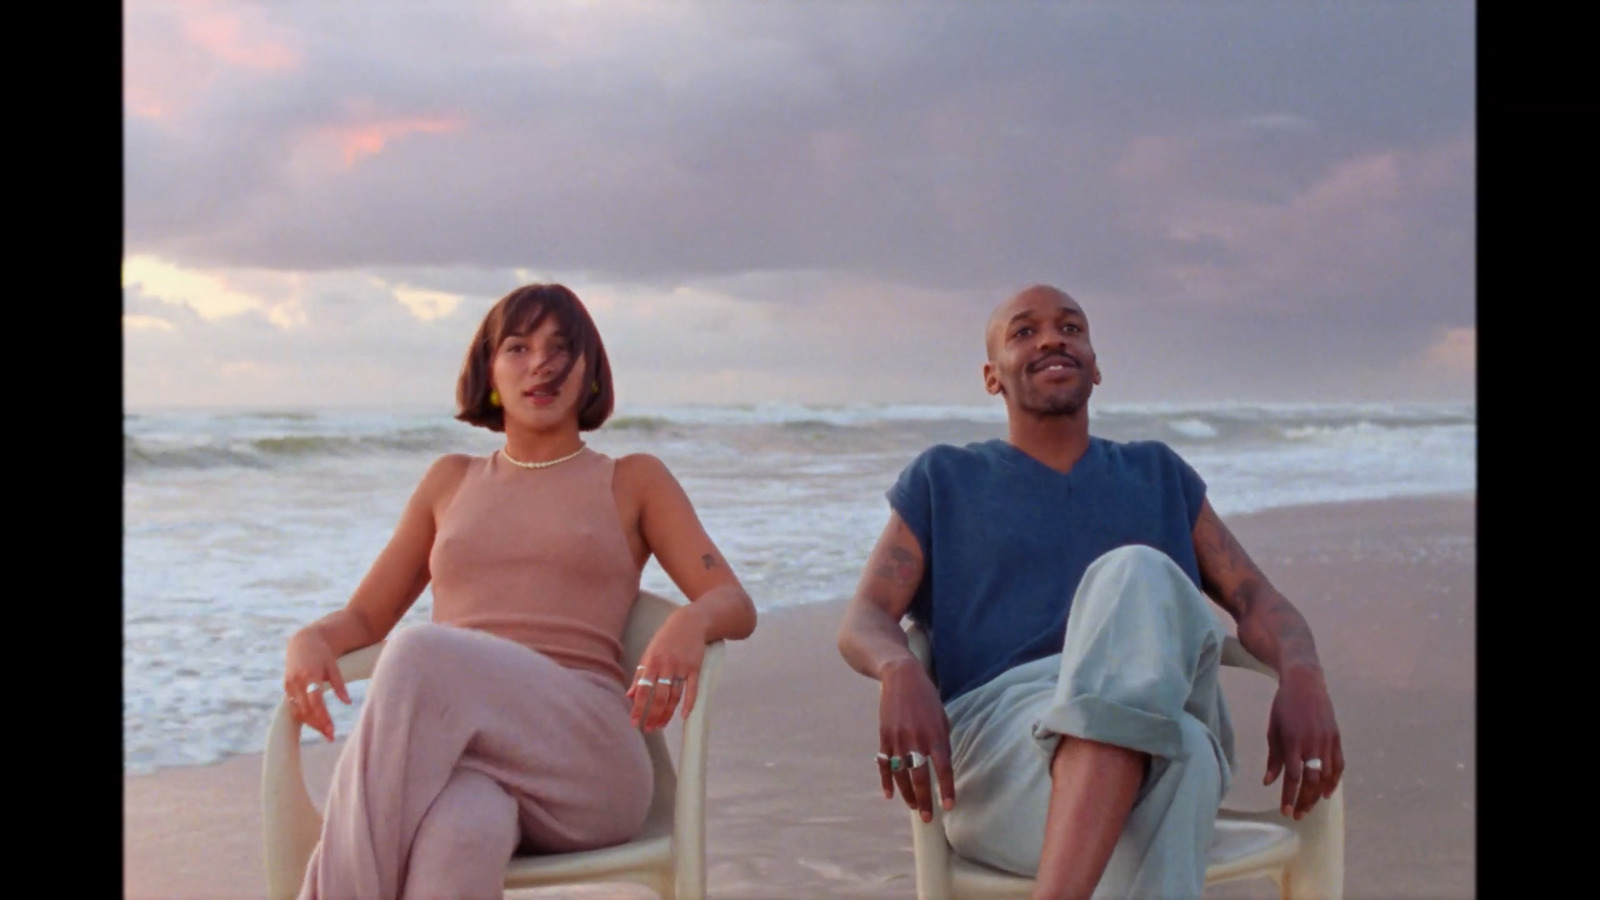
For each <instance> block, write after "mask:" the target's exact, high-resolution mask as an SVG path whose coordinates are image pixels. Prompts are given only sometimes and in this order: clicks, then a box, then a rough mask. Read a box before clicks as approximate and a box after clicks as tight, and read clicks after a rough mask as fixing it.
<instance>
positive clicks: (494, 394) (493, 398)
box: [489, 388, 500, 406]
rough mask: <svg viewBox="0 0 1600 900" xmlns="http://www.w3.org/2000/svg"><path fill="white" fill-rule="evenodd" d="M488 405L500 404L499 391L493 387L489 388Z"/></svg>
mask: <svg viewBox="0 0 1600 900" xmlns="http://www.w3.org/2000/svg"><path fill="white" fill-rule="evenodd" d="M489 405H490V406H499V405H500V392H499V391H497V390H495V389H493V388H490V389H489Z"/></svg>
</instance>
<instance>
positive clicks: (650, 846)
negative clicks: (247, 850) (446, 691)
mask: <svg viewBox="0 0 1600 900" xmlns="http://www.w3.org/2000/svg"><path fill="white" fill-rule="evenodd" d="M677 607H678V604H676V603H673V602H672V601H670V600H667V599H665V598H664V597H660V596H657V595H655V594H652V593H649V592H647V591H646V592H641V593H640V594H639V599H638V600H637V601H636V602H635V603H634V606H633V611H632V613H630V615H629V618H628V625H627V629H626V630H625V632H624V633H623V638H622V653H623V671H625V672H632V671H633V669H634V667H635V666H636V665H638V662H639V657H640V655H642V654H643V653H644V650H645V647H646V646H647V645H648V644H649V643H650V638H651V637H652V636H654V635H655V633H656V630H657V629H659V628H660V627H661V625H662V623H663V622H665V621H666V620H667V616H669V615H671V614H672V611H673V610H674V609H676V608H677ZM382 650H383V645H382V644H376V645H373V646H371V647H366V648H363V649H361V650H356V651H354V652H352V653H348V654H346V655H344V656H342V657H340V659H339V672H340V674H341V675H342V676H343V677H344V680H345V681H346V682H347V683H348V682H352V681H358V680H360V679H363V678H370V677H372V671H373V668H374V667H375V666H376V665H377V662H378V656H379V654H380V653H381V652H382ZM724 651H725V647H724V646H723V642H721V641H718V642H716V643H714V644H711V645H709V646H708V647H706V656H705V662H704V664H703V665H702V668H701V672H700V683H699V686H698V690H699V693H698V695H697V697H696V698H695V703H694V711H693V712H692V713H690V715H689V718H688V720H687V721H685V722H684V723H683V744H682V746H681V748H680V753H679V758H680V760H681V765H680V768H679V769H678V770H677V771H674V770H673V767H672V757H671V755H670V754H669V753H668V751H667V743H666V740H665V739H664V738H663V737H662V732H660V731H656V732H651V733H649V734H646V735H645V736H644V740H645V745H646V746H647V747H648V748H649V750H650V760H651V762H652V763H653V764H654V768H655V796H654V798H653V799H652V800H651V804H650V813H649V815H648V817H647V818H646V819H645V823H644V828H643V829H642V830H641V831H640V832H639V834H638V835H637V836H636V837H635V838H634V839H633V840H631V841H629V842H628V843H626V844H620V845H618V846H615V847H606V848H603V849H600V850H588V851H584V852H580V853H561V854H554V855H549V856H517V857H515V858H513V859H512V860H511V864H510V865H509V866H508V867H507V868H506V882H505V886H506V889H507V890H513V889H517V888H531V887H544V886H547V885H556V884H577V883H581V882H616V881H627V882H634V883H637V884H642V885H645V886H646V887H649V888H651V889H652V890H654V891H656V892H657V893H659V894H660V895H661V896H662V897H664V898H666V900H674V898H682V900H701V898H704V897H705V890H706V841H705V830H706V829H705V796H706V791H705V787H706V738H707V730H708V727H709V725H708V717H709V709H710V706H711V694H712V688H713V686H714V685H715V682H716V674H717V668H718V666H719V665H720V664H721V662H722V656H723V653H724ZM261 814H262V825H263V828H262V830H263V832H264V837H265V841H266V863H267V892H268V896H269V897H271V898H272V900H280V898H292V897H294V896H295V894H296V893H297V892H298V891H299V889H300V883H301V881H302V880H303V877H304V874H305V869H306V864H307V863H308V862H309V861H310V859H311V851H312V849H313V848H315V847H316V844H317V840H318V839H319V837H320V835H321V832H322V816H321V815H320V814H319V813H318V812H317V809H316V807H315V806H314V805H313V804H312V802H311V796H310V794H309V792H308V791H307V789H306V784H305V778H304V775H303V774H302V771H301V766H300V725H299V724H298V723H296V722H295V721H294V717H293V716H292V715H291V713H290V709H289V703H288V700H287V698H285V699H284V700H281V701H279V703H278V710H277V714H276V715H275V716H274V717H273V720H272V728H271V731H270V732H269V733H268V735H267V747H266V757H265V759H264V761H263V763H262V779H261Z"/></svg>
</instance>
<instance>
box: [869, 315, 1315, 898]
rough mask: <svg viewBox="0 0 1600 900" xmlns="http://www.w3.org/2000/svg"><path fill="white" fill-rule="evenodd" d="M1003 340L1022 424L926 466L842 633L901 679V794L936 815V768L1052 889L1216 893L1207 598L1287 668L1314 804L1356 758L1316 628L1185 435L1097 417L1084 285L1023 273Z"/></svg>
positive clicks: (964, 815)
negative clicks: (1098, 431)
mask: <svg viewBox="0 0 1600 900" xmlns="http://www.w3.org/2000/svg"><path fill="white" fill-rule="evenodd" d="M987 345H988V361H987V362H986V363H984V365H983V380H984V387H985V389H986V390H988V392H989V393H991V394H999V395H1001V396H1002V397H1003V398H1004V399H1005V403H1006V414H1007V419H1008V422H1009V435H1008V438H1007V440H1005V441H1000V440H994V441H989V442H987V443H982V444H969V445H968V446H967V447H965V448H957V447H953V446H948V445H942V446H938V447H934V448H932V449H930V450H928V451H926V452H924V453H923V454H922V455H921V456H919V457H918V458H917V459H916V460H915V461H914V462H912V464H911V465H910V466H908V467H907V468H906V469H905V471H904V472H903V473H902V474H901V476H900V478H899V480H898V481H897V482H896V483H895V485H894V486H893V487H892V488H891V489H890V490H889V492H888V497H889V502H890V506H891V508H892V512H891V515H890V519H889V524H888V526H887V527H886V528H885V529H884V532H883V535H882V536H881V537H880V538H879V540H878V543H877V546H876V547H874V548H873V551H872V555H871V557H870V558H869V560H868V562H867V567H866V571H865V572H864V573H863V575H862V579H861V583H860V586H859V587H858V588H857V590H856V594H855V597H854V598H853V599H852V600H851V602H850V605H849V608H848V611H847V612H846V614H845V618H844V622H843V624H842V626H841V628H840V632H839V651H840V653H841V654H843V656H844V658H845V660H846V661H847V662H849V664H850V665H851V667H852V668H854V669H855V670H856V671H858V672H861V673H862V674H864V675H867V676H868V677H871V678H875V679H877V680H878V681H879V682H881V684H882V692H881V699H880V704H879V722H880V749H881V751H882V752H881V753H880V754H879V755H878V767H879V773H880V776H881V778H882V781H883V789H884V795H885V796H886V797H891V798H892V797H893V796H894V790H895V787H896V786H897V787H898V788H899V790H900V793H901V795H902V796H903V797H904V799H905V801H906V803H907V804H908V805H909V806H911V807H912V808H913V809H918V810H920V811H921V814H922V818H923V820H924V821H931V819H932V802H933V799H932V798H933V793H932V781H933V780H934V779H935V778H936V779H937V780H938V784H939V795H940V796H941V797H942V798H943V807H944V809H945V810H946V813H945V815H944V823H945V833H946V836H947V837H948V839H949V841H950V843H951V846H952V847H953V849H954V850H955V851H956V852H957V853H958V854H960V855H962V856H964V857H967V858H969V859H974V860H977V861H979V862H983V863H986V864H988V865H991V866H995V867H997V868H1001V869H1006V870H1009V871H1013V872H1017V873H1019V874H1023V875H1029V876H1035V878H1036V887H1035V896H1036V897H1049V898H1081V897H1089V896H1091V895H1094V896H1101V897H1126V896H1141V897H1175V898H1183V897H1199V896H1200V893H1201V889H1202V886H1203V884H1204V880H1205V870H1206V863H1207V853H1208V851H1209V847H1210V842H1211V834H1212V831H1213V828H1214V825H1215V819H1216V813H1217V809H1218V806H1219V804H1220V802H1221V798H1222V795H1223V794H1225V793H1226V792H1227V789H1228V784H1229V781H1230V779H1231V777H1232V765H1233V736H1232V729H1231V726H1230V724H1229V720H1228V714H1227V709H1226V707H1225V705H1224V703H1223V698H1222V694H1221V691H1220V689H1219V687H1218V683H1217V669H1218V666H1219V664H1220V655H1221V647H1222V643H1223V640H1224V637H1225V635H1226V632H1225V631H1224V629H1223V627H1222V624H1221V623H1220V622H1219V621H1218V620H1217V618H1216V616H1214V615H1213V614H1212V612H1211V609H1210V607H1209V605H1208V604H1207V603H1206V601H1205V596H1206V595H1209V596H1210V597H1211V598H1212V599H1213V600H1215V601H1216V602H1217V604H1218V605H1220V606H1221V607H1222V608H1223V609H1225V610H1227V611H1228V613H1229V614H1231V615H1232V617H1233V618H1234V619H1235V620H1236V622H1237V623H1238V636H1239V640H1240V642H1241V643H1242V644H1243V645H1244V647H1245V649H1247V650H1249V651H1250V652H1251V653H1252V654H1253V655H1254V656H1256V657H1257V658H1258V659H1260V660H1261V661H1262V662H1264V663H1266V664H1267V665H1268V666H1270V667H1272V668H1273V669H1274V670H1275V671H1276V672H1277V673H1278V676H1279V687H1278V693H1277V697H1276V698H1275V699H1274V701H1273V704H1272V712H1271V721H1270V725H1269V729H1268V736H1267V743H1268V756H1267V772H1266V777H1265V781H1264V783H1266V784H1270V783H1272V781H1273V780H1275V779H1276V778H1277V777H1278V776H1279V775H1280V774H1281V775H1282V776H1283V778H1284V783H1283V793H1282V799H1283V813H1284V815H1293V816H1294V817H1295V818H1296V819H1298V818H1300V817H1301V816H1303V815H1304V814H1305V813H1306V812H1307V811H1308V810H1310V809H1311V808H1312V806H1313V805H1314V804H1315V803H1316V802H1317V800H1318V799H1319V798H1323V797H1328V796H1332V794H1333V792H1334V790H1335V788H1337V786H1338V784H1339V779H1340V777H1341V775H1342V774H1343V770H1344V759H1343V755H1342V751H1341V749H1340V744H1339V730H1338V725H1337V724H1336V723H1335V721H1334V715H1333V705H1332V702H1331V701H1330V699H1329V697H1328V691H1327V686H1326V684H1325V682H1324V680H1323V674H1322V670H1321V666H1320V664H1319V663H1318V660H1317V654H1316V650H1315V648H1314V646H1313V644H1312V639H1311V632H1310V630H1309V629H1308V628H1307V627H1306V623H1305V620H1304V619H1303V618H1301V616H1300V614H1299V613H1298V612H1297V611H1296V610H1295V608H1294V607H1293V606H1292V605H1291V604H1290V603H1289V601H1288V600H1286V599H1284V597H1283V595H1282V594H1280V593H1279V592H1278V591H1277V590H1276V589H1275V588H1273V586H1272V585H1271V584H1270V583H1269V582H1268V581H1267V579H1266V577H1265V576H1263V575H1262V574H1261V571H1260V570H1259V569H1257V568H1256V566H1255V564H1254V563H1253V562H1251V560H1250V557H1249V556H1248V555H1246V554H1245V552H1244V550H1243V548H1241V547H1240V546H1239V544H1238V543H1237V542H1236V541H1235V540H1234V539H1233V537H1232V535H1231V534H1229V532H1228V529H1227V528H1226V527H1224V526H1223V524H1222V522H1221V521H1220V520H1219V519H1218V518H1217V516H1216V514H1215V513H1214V512H1213V511H1212V509H1211V505H1210V503H1209V502H1208V501H1207V500H1206V498H1205V484H1204V482H1203V481H1202V480H1201V479H1200V477H1199V476H1198V475H1197V474H1196V473H1195V472H1194V470H1193V469H1191V468H1190V467H1189V466H1188V464H1187V463H1185V462H1184V461H1183V460H1182V459H1180V458H1179V457H1178V456H1177V454H1176V453H1174V452H1173V451H1172V450H1171V449H1169V448H1168V447H1167V446H1166V445H1165V444H1161V443H1159V442H1155V441H1140V442H1132V443H1126V444H1122V443H1116V442H1112V441H1107V440H1104V439H1101V438H1098V437H1092V436H1091V435H1090V434H1089V412H1088V401H1089V396H1090V394H1091V393H1092V391H1093V390H1094V386H1095V385H1096V384H1099V383H1100V369H1099V367H1098V364H1097V360H1096V358H1095V352H1094V347H1093V346H1092V345H1091V344H1090V341H1089V322H1088V319H1087V317H1086V316H1085V315H1084V312H1083V309H1082V307H1080V306H1079V305H1078V303H1077V302H1076V301H1075V300H1073V299H1072V298H1071V297H1069V296H1067V295H1066V294H1065V293H1063V292H1061V291H1060V290H1057V289H1055V288H1053V287H1047V286H1043V285H1039V286H1034V287H1031V288H1028V289H1027V290H1024V291H1022V292H1021V293H1019V294H1017V295H1016V296H1015V297H1012V298H1011V299H1009V300H1007V301H1006V302H1005V303H1003V304H1001V305H1000V307H999V308H997V309H996V310H995V311H994V314H993V315H992V316H991V317H990V319H989V326H988V332H987ZM1202 591H1203V592H1204V593H1203V594H1202ZM907 613H909V614H910V615H911V616H912V618H913V620H915V621H917V622H918V623H919V624H921V625H922V626H923V627H924V628H925V629H926V630H927V631H928V634H929V638H930V642H931V646H932V655H933V663H934V671H935V672H936V674H937V678H938V685H937V686H935V684H934V682H933V681H932V680H931V679H930V678H929V677H928V675H927V674H926V673H925V672H924V670H923V668H922V666H921V665H920V664H918V662H917V661H916V660H915V659H914V658H913V657H912V655H911V653H910V650H909V649H908V646H907V642H906V635H905V632H904V631H903V630H902V629H901V628H900V625H899V622H900V620H901V617H902V616H903V615H906V614H907ZM930 769H931V770H932V774H931V775H930Z"/></svg>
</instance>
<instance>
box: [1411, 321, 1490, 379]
mask: <svg viewBox="0 0 1600 900" xmlns="http://www.w3.org/2000/svg"><path fill="white" fill-rule="evenodd" d="M1423 360H1424V361H1425V362H1426V363H1427V364H1428V365H1430V366H1433V367H1434V368H1439V369H1444V370H1446V371H1450V372H1461V373H1468V374H1470V373H1471V372H1472V371H1474V370H1475V369H1476V368H1477V365H1478V329H1476V328H1451V329H1448V330H1446V331H1445V333H1444V334H1443V335H1441V336H1440V337H1439V339H1438V340H1437V341H1435V342H1434V343H1433V344H1432V346H1430V347H1428V349H1427V351H1426V352H1425V353H1424V354H1423Z"/></svg>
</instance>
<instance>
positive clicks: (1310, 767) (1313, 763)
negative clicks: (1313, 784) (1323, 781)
mask: <svg viewBox="0 0 1600 900" xmlns="http://www.w3.org/2000/svg"><path fill="white" fill-rule="evenodd" d="M1300 765H1301V767H1302V768H1304V769H1305V770H1306V771H1307V772H1321V771H1322V760H1320V759H1317V758H1316V757H1315V756H1313V757H1311V758H1310V759H1308V760H1306V761H1305V762H1303V763H1301V764H1300Z"/></svg>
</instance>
